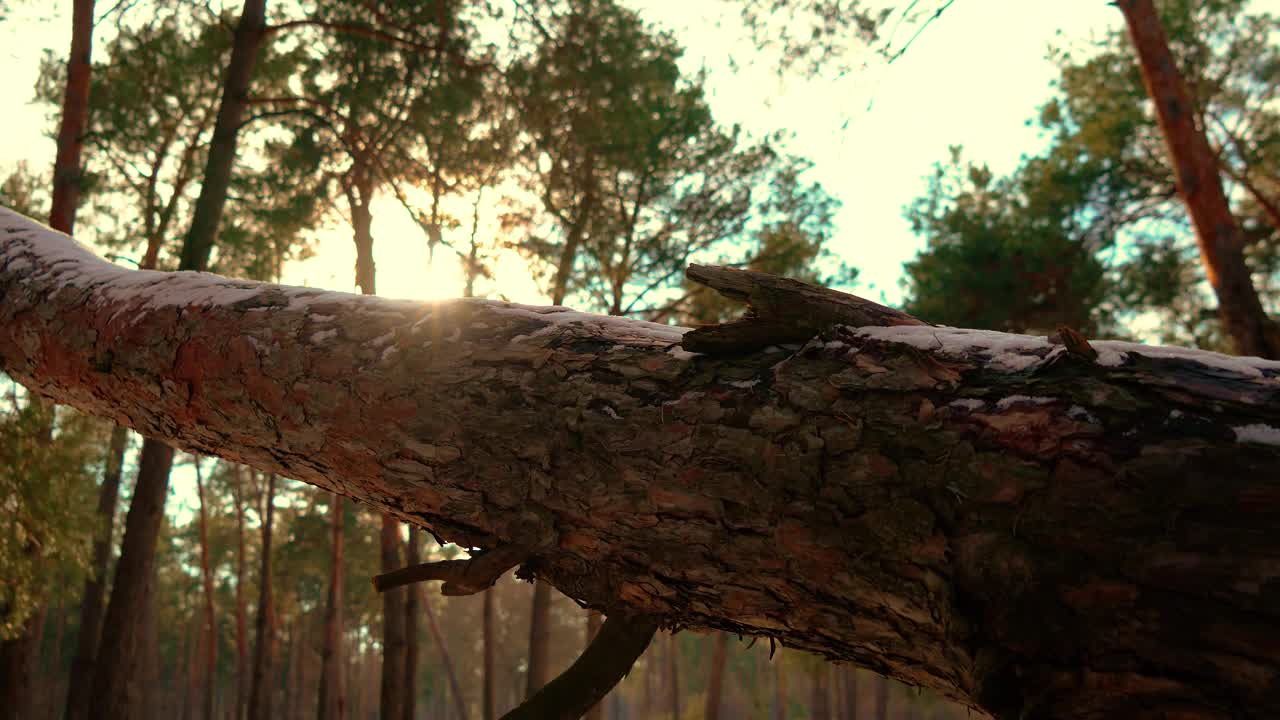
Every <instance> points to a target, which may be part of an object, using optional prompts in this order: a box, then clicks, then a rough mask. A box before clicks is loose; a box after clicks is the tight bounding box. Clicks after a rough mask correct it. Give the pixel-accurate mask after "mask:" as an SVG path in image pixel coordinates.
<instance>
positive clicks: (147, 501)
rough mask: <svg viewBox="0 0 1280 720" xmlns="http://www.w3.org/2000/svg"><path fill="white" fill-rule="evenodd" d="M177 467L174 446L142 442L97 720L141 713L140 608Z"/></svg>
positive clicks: (96, 689) (102, 655) (107, 626)
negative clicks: (172, 477) (171, 478)
mask: <svg viewBox="0 0 1280 720" xmlns="http://www.w3.org/2000/svg"><path fill="white" fill-rule="evenodd" d="M172 465H173V448H172V447H170V446H168V445H165V444H163V443H161V442H159V441H154V440H146V441H144V442H143V444H142V451H141V460H140V461H139V463H138V480H137V483H136V484H135V486H134V491H133V500H132V501H131V502H130V504H129V514H128V516H127V517H126V518H125V530H124V540H123V541H122V542H121V546H120V559H119V561H118V562H117V563H116V574H115V580H114V582H113V584H112V587H111V600H110V602H109V603H108V604H107V612H106V615H105V617H104V619H103V625H102V644H101V648H100V649H99V653H98V661H97V663H96V664H95V669H94V679H93V691H92V693H91V696H92V698H93V700H92V701H91V702H92V708H93V710H92V714H93V716H94V717H95V718H102V719H103V720H131V719H132V718H135V717H137V716H138V714H139V713H140V712H141V710H140V708H141V707H142V700H143V694H144V688H143V686H142V672H143V667H142V665H141V660H142V658H143V656H144V655H145V653H144V652H143V647H142V645H143V634H144V631H145V629H144V627H143V626H142V622H143V612H142V610H141V608H142V607H143V606H144V605H145V604H146V603H147V602H148V599H147V593H148V592H149V590H150V588H151V583H150V579H151V577H152V575H153V574H154V570H155V554H156V540H157V538H158V537H159V534H160V527H161V525H162V523H163V521H164V503H165V500H166V499H167V495H168V489H169V469H170V467H172Z"/></svg>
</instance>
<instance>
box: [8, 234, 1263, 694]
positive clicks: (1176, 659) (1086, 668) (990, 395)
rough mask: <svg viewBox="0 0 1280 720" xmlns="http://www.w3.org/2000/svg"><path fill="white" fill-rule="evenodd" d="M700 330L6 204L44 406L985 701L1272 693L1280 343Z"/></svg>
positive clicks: (28, 367)
mask: <svg viewBox="0 0 1280 720" xmlns="http://www.w3.org/2000/svg"><path fill="white" fill-rule="evenodd" d="M726 272H727V271H726ZM731 274H732V273H731ZM751 276H752V274H750V273H747V274H746V275H745V276H743V277H751ZM740 279H741V278H740ZM711 282H713V283H715V282H718V281H716V280H714V278H713V279H712V280H711ZM762 282H763V281H762ZM844 297H845V298H846V300H845V302H853V301H852V300H847V296H844ZM794 304H795V306H796V311H797V312H806V311H807V308H808V306H807V305H806V302H805V300H804V298H803V295H798V296H797V297H796V299H795V301H794ZM855 304H857V303H855ZM837 316H838V313H837ZM837 319H838V317H837ZM682 332H683V331H682V330H680V329H676V328H670V327H666V326H658V325H652V324H648V323H642V322H637V321H627V320H622V319H618V318H605V317H598V316H591V315H585V314H582V313H575V312H572V311H569V310H565V309H563V308H536V307H526V306H519V305H514V304H511V303H505V302H497V301H485V300H463V301H450V302H438V303H430V304H426V303H411V302H396V301H390V300H384V299H378V298H364V297H358V296H353V295H347V294H341V293H328V292H321V291H316V290H309V289H300V288H286V287H282V286H277V285H269V284H260V283H250V282H240V281H229V280H223V279H220V278H216V277H213V276H209V275H199V274H190V273H176V274H175V273H170V274H164V273H144V272H135V271H127V270H123V269H119V268H114V267H112V266H108V265H106V264H105V263H101V262H100V261H98V260H96V259H95V258H93V257H92V256H91V255H90V254H89V253H88V252H87V251H85V250H83V249H82V248H78V247H76V246H74V245H72V244H70V243H69V241H67V240H66V239H65V238H62V237H61V236H60V235H58V234H56V233H53V232H50V231H47V230H44V229H42V228H40V227H39V226H38V225H36V224H34V223H31V222H30V221H27V220H24V219H22V218H20V217H19V216H16V215H14V214H12V213H0V369H3V370H4V371H5V372H8V373H9V374H10V375H12V376H13V377H15V378H17V379H18V380H19V381H20V382H22V383H24V384H26V385H28V386H29V387H31V388H32V389H34V390H36V391H38V392H42V393H45V394H47V395H49V396H51V397H53V398H54V399H56V400H57V401H58V402H63V403H66V404H70V405H73V406H76V407H79V408H81V409H83V410H85V411H87V412H90V413H95V414H99V415H105V416H108V417H111V418H113V419H115V420H116V421H118V422H120V423H122V424H126V425H128V426H130V427H133V428H136V429H138V430H139V431H141V432H144V433H147V434H150V435H153V436H156V437H161V438H165V439H166V440H168V441H169V442H173V443H175V444H179V445H181V446H182V447H184V448H188V449H191V450H194V451H198V452H201V453H204V454H218V455H221V456H223V457H226V458H229V459H231V460H232V461H236V462H244V463H247V464H250V465H254V466H257V467H261V468H264V469H266V470H268V471H271V472H279V473H281V474H284V475H288V476H291V477H295V478H298V479H300V480H303V481H306V482H310V483H312V484H315V485H318V486H320V487H323V488H326V489H330V490H333V491H336V492H340V493H343V494H345V495H347V496H350V497H353V498H356V499H358V500H360V501H362V502H365V503H368V504H370V505H372V506H374V507H376V508H378V509H380V510H383V511H386V512H390V513H392V514H393V515H395V516H396V517H398V518H400V519H401V520H404V521H406V522H410V523H414V524H416V525H418V526H420V527H423V528H426V529H428V530H429V531H431V532H432V533H434V534H435V535H436V536H437V537H439V538H441V539H443V540H448V541H453V542H456V543H458V544H460V545H463V546H466V547H479V548H490V549H494V548H499V547H509V546H512V545H516V546H524V547H529V548H534V549H535V550H533V551H532V555H531V557H529V558H528V560H527V561H526V562H525V563H524V566H523V568H522V569H521V571H520V572H521V573H522V574H524V575H526V576H528V575H533V576H536V577H537V578H538V579H539V580H545V581H547V582H549V583H550V584H552V585H553V586H555V587H556V588H558V589H560V590H561V591H562V592H564V593H565V594H567V595H569V596H570V597H573V598H575V599H577V600H579V601H581V602H583V603H584V604H586V605H587V606H588V607H590V608H592V609H596V610H600V611H603V612H605V613H606V614H611V611H626V612H630V613H632V614H634V615H638V616H646V617H655V618H660V619H661V621H662V622H663V624H665V625H667V626H672V627H696V628H708V629H719V630H724V631H728V632H734V633H742V634H746V635H763V636H768V637H771V638H774V639H776V640H778V641H781V642H783V643H785V644H787V645H790V646H793V647H798V648H803V649H807V650H812V651H816V652H820V653H822V654H824V655H826V656H827V657H829V658H832V659H838V660H847V661H851V662H853V663H855V664H858V665H861V666H864V667H868V668H870V669H872V670H875V671H877V672H880V673H883V674H886V675H889V676H891V677H894V678H897V679H900V680H902V681H905V682H907V683H912V684H918V685H925V686H928V687H931V688H934V689H936V690H938V691H939V692H941V693H943V694H945V695H947V696H949V697H952V698H955V699H957V700H960V701H962V702H966V703H969V704H970V705H972V706H974V707H976V708H980V709H982V710H985V711H986V712H989V713H991V714H994V715H999V716H1002V717H1020V716H1034V717H1041V718H1093V717H1098V718H1101V717H1158V716H1160V715H1161V713H1164V714H1174V715H1176V714H1179V713H1181V714H1182V715H1184V716H1185V715H1187V714H1188V713H1192V712H1194V713H1197V714H1198V716H1199V717H1223V718H1227V717H1274V716H1276V715H1277V714H1280V681H1278V680H1277V678H1278V677H1280V676H1278V674H1277V673H1280V662H1278V661H1277V653H1276V652H1274V650H1275V648H1276V647H1278V646H1280V579H1278V578H1280V574H1278V573H1277V570H1276V557H1277V556H1280V534H1277V533H1276V532H1275V527H1277V525H1278V524H1280V492H1277V486H1276V483H1275V479H1274V478H1275V468H1276V467H1277V466H1280V363H1276V362H1268V361H1263V360H1244V359H1240V358H1232V357H1227V356H1223V355H1217V354H1214V353H1203V352H1194V351H1181V352H1177V351H1173V350H1168V349H1159V348H1148V347H1145V346H1141V345H1134V344H1128V343H1114V342H1093V343H1092V346H1093V348H1094V349H1095V350H1096V351H1097V353H1098V356H1097V358H1096V359H1093V360H1090V359H1087V358H1086V357H1083V356H1081V355H1079V354H1077V353H1073V352H1069V351H1068V350H1067V349H1066V348H1065V346H1063V345H1055V344H1054V343H1053V342H1051V341H1050V340H1049V339H1047V338H1043V337H1031V336H1016V335H1003V334H999V333H983V332H977V331H965V330H957V329H954V328H941V327H932V326H928V325H923V324H920V325H896V326H894V327H863V328H851V327H847V326H843V325H839V324H835V325H833V326H831V327H829V328H827V329H825V330H821V331H818V334H817V336H816V337H815V338H814V339H812V340H811V341H808V342H806V343H803V344H795V345H786V346H764V347H760V348H758V349H754V350H745V351H737V352H730V353H724V354H716V355H706V354H695V353H689V352H686V351H684V350H682V349H681V348H680V347H679V345H680V341H681V339H682ZM132 519H133V518H132V517H131V518H130V520H131V521H132Z"/></svg>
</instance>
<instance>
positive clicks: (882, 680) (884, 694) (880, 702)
mask: <svg viewBox="0 0 1280 720" xmlns="http://www.w3.org/2000/svg"><path fill="white" fill-rule="evenodd" d="M875 686H876V716H875V720H888V719H889V679H888V678H886V677H884V676H883V675H877V676H876V681H875Z"/></svg>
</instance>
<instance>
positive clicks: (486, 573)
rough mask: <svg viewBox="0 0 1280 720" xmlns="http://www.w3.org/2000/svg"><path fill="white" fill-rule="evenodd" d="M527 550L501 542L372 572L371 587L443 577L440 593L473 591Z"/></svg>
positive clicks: (526, 554) (494, 578)
mask: <svg viewBox="0 0 1280 720" xmlns="http://www.w3.org/2000/svg"><path fill="white" fill-rule="evenodd" d="M529 554H530V551H529V548H527V547H525V546H522V545H504V546H501V547H498V548H495V549H493V550H489V551H486V552H478V553H476V554H475V555H474V556H472V557H470V558H467V559H465V560H439V561H436V562H428V563H421V564H418V565H410V566H409V567H403V568H400V569H399V570H392V571H391V572H389V573H383V574H381V575H375V576H374V577H373V587H374V589H375V590H377V591H378V592H386V591H387V590H391V589H392V588H398V587H401V586H403V585H412V584H413V583H419V582H426V581H428V580H444V581H445V582H444V586H443V587H442V588H441V589H440V592H441V593H442V594H444V595H450V596H458V595H475V594H476V593H478V592H482V591H484V590H487V589H489V588H491V587H493V584H494V583H495V582H497V581H498V578H500V577H502V575H503V574H504V573H506V572H507V571H508V570H510V569H511V568H513V567H515V566H516V565H519V564H520V563H522V562H524V561H525V560H528V559H529Z"/></svg>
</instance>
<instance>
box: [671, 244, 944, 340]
mask: <svg viewBox="0 0 1280 720" xmlns="http://www.w3.org/2000/svg"><path fill="white" fill-rule="evenodd" d="M685 276H686V277H688V278H689V279H690V280H693V281H694V282H697V283H699V284H702V285H706V286H707V287H709V288H711V289H713V290H715V291H716V292H718V293H720V294H721V295H723V296H725V297H726V298H729V299H730V300H734V301H737V302H741V303H746V304H747V311H746V313H745V314H744V315H743V316H742V318H741V319H739V320H735V321H733V322H729V323H724V324H721V325H706V326H703V327H699V328H694V329H693V330H690V331H689V332H687V333H685V334H684V338H683V339H682V340H681V342H680V344H681V346H682V347H683V348H684V349H685V350H688V351H690V352H698V353H706V354H725V353H739V352H751V351H754V350H758V349H760V348H763V347H766V346H769V345H782V344H785V343H803V342H807V341H808V340H809V339H811V338H812V337H813V336H815V335H818V334H819V333H821V332H823V331H825V330H827V329H829V328H831V327H832V326H835V325H848V326H850V327H866V326H869V325H876V326H887V325H928V323H926V322H924V321H923V320H919V319H917V318H914V317H912V316H910V315H908V314H906V313H904V312H900V311H898V310H894V309H893V308H890V307H885V306H884V305H881V304H879V303H875V302H871V301H870V300H865V299H863V298H860V297H857V296H855V295H849V294H848V293H842V292H840V291H838V290H831V289H829V288H823V287H815V286H813V285H810V284H808V283H804V282H800V281H799V280H792V279H790V278H783V277H777V276H774V275H767V274H765V273H761V272H755V271H753V270H743V269H741V268H732V267H721V266H718V265H690V266H689V269H688V270H686V271H685Z"/></svg>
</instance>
